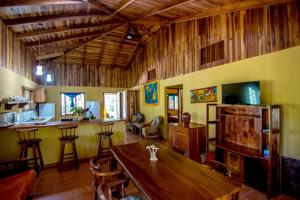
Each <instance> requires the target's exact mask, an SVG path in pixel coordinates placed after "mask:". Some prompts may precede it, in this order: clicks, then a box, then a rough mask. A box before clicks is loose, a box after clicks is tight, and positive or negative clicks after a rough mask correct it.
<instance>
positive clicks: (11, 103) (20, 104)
mask: <svg viewBox="0 0 300 200" xmlns="http://www.w3.org/2000/svg"><path fill="white" fill-rule="evenodd" d="M29 103H33V101H0V106H1V105H2V104H4V105H5V110H11V109H12V107H14V106H16V105H18V107H19V108H24V106H25V105H27V104H29Z"/></svg>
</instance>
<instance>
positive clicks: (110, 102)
mask: <svg viewBox="0 0 300 200" xmlns="http://www.w3.org/2000/svg"><path fill="white" fill-rule="evenodd" d="M118 107H119V99H118V95H117V93H104V118H118V116H119V114H118Z"/></svg>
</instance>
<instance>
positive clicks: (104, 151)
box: [97, 123, 114, 160]
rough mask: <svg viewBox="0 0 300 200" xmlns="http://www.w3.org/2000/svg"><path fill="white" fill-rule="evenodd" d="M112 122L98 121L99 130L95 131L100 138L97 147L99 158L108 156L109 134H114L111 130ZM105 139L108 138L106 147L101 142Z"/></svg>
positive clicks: (110, 144)
mask: <svg viewBox="0 0 300 200" xmlns="http://www.w3.org/2000/svg"><path fill="white" fill-rule="evenodd" d="M113 125H114V123H100V124H99V128H100V132H99V133H97V135H99V138H100V142H99V147H98V159H99V160H101V159H102V158H103V157H104V156H110V151H109V148H110V147H111V146H112V139H111V136H112V135H113V134H114V133H113V132H112V128H113ZM105 139H107V140H108V147H104V145H103V143H104V141H105Z"/></svg>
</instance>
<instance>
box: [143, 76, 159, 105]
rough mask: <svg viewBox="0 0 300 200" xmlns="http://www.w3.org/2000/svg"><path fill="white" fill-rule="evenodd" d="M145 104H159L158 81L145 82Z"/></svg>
mask: <svg viewBox="0 0 300 200" xmlns="http://www.w3.org/2000/svg"><path fill="white" fill-rule="evenodd" d="M144 96H145V104H149V105H157V104H159V81H155V82H151V83H147V84H145V85H144Z"/></svg>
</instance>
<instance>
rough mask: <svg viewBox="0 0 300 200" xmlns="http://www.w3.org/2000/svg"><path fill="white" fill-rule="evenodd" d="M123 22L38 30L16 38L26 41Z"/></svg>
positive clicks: (21, 34) (17, 35)
mask: <svg viewBox="0 0 300 200" xmlns="http://www.w3.org/2000/svg"><path fill="white" fill-rule="evenodd" d="M120 23H121V22H120V21H118V20H113V21H108V22H103V23H97V24H80V25H76V26H71V27H62V28H54V29H45V30H41V31H39V30H36V31H30V32H22V33H17V34H16V37H17V38H18V39H25V38H29V37H35V36H43V35H49V34H54V33H64V32H68V31H75V30H83V29H88V28H95V27H101V26H106V25H115V24H120Z"/></svg>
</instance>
